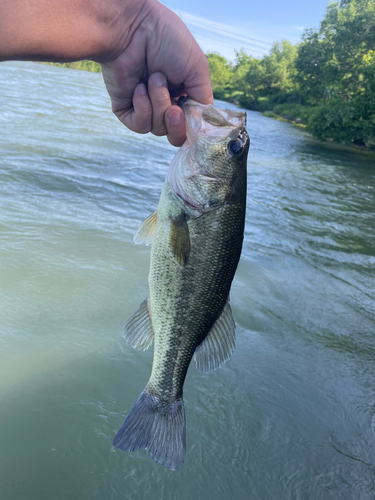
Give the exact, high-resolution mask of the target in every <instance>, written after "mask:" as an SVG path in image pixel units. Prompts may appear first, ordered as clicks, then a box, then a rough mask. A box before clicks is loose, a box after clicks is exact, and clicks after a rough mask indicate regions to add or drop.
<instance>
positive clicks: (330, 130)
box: [308, 96, 375, 147]
mask: <svg viewBox="0 0 375 500" xmlns="http://www.w3.org/2000/svg"><path fill="white" fill-rule="evenodd" d="M371 104H372V103H371V100H368V99H366V98H365V96H357V97H355V98H353V99H352V100H350V101H349V102H344V101H343V100H342V99H334V100H332V101H329V102H328V103H327V104H326V105H324V106H318V107H316V108H314V110H313V112H312V114H311V116H310V118H309V120H308V130H309V131H310V132H311V133H312V134H313V135H314V136H315V137H317V138H318V139H322V140H327V139H330V140H334V141H337V142H341V143H350V142H353V143H355V144H358V145H363V146H367V147H374V146H375V111H374V109H373V110H371Z"/></svg>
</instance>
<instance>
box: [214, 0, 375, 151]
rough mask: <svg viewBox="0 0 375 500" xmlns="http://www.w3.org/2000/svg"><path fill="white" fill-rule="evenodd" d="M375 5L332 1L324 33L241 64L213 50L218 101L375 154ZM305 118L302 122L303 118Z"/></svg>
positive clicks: (372, 0) (242, 57) (242, 56)
mask: <svg viewBox="0 0 375 500" xmlns="http://www.w3.org/2000/svg"><path fill="white" fill-rule="evenodd" d="M374 50H375V0H341V1H340V2H329V3H328V6H327V10H326V15H325V17H324V20H323V21H322V23H321V24H320V27H319V29H307V30H305V32H304V34H303V36H302V41H301V42H300V43H299V44H297V45H292V44H291V43H289V42H288V41H287V40H282V41H281V42H276V43H274V45H273V46H272V49H271V51H270V53H269V54H268V55H266V56H264V57H262V58H261V59H259V58H256V57H252V56H249V55H247V54H246V53H245V52H244V51H243V50H241V51H240V52H237V53H236V59H235V62H234V64H232V63H229V62H228V61H227V60H226V59H225V58H224V57H222V56H220V55H219V54H217V53H208V54H207V58H208V62H209V65H210V72H211V83H212V85H213V90H214V96H215V97H216V98H218V99H223V100H225V101H234V102H236V101H238V103H239V104H240V105H241V106H243V107H245V108H247V109H252V110H256V111H262V112H268V113H266V114H268V115H269V116H273V117H282V116H284V118H286V119H289V120H296V119H297V122H301V123H302V124H305V125H306V127H307V130H309V131H310V132H312V134H313V135H314V136H316V137H318V138H319V139H322V140H334V141H337V142H342V143H355V144H357V145H360V146H366V147H369V148H374V149H375V52H374ZM298 119H299V120H298Z"/></svg>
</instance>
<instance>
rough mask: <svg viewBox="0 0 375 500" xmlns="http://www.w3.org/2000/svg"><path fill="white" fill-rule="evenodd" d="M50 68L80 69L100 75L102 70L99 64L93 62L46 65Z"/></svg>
mask: <svg viewBox="0 0 375 500" xmlns="http://www.w3.org/2000/svg"><path fill="white" fill-rule="evenodd" d="M47 64H51V65H52V66H60V67H61V68H71V69H81V70H83V71H92V72H94V73H101V72H102V68H101V66H100V64H99V63H97V62H94V61H87V60H83V61H74V62H70V63H47Z"/></svg>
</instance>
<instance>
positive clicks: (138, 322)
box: [122, 298, 154, 351]
mask: <svg viewBox="0 0 375 500" xmlns="http://www.w3.org/2000/svg"><path fill="white" fill-rule="evenodd" d="M122 335H123V337H124V338H125V340H126V343H127V344H129V345H130V346H132V347H134V349H142V350H143V351H145V350H146V349H148V348H149V347H150V345H151V344H152V341H153V339H154V330H153V328H152V323H151V318H150V313H149V309H148V298H147V299H145V300H144V301H143V302H142V304H141V305H140V306H139V307H138V309H137V310H136V311H134V312H133V314H132V315H131V316H130V318H129V319H128V321H127V322H126V323H125V326H124V329H123V334H122Z"/></svg>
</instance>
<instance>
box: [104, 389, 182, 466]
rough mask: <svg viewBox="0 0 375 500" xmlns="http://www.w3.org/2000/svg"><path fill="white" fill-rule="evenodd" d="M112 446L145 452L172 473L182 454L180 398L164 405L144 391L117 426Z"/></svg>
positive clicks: (180, 461)
mask: <svg viewBox="0 0 375 500" xmlns="http://www.w3.org/2000/svg"><path fill="white" fill-rule="evenodd" d="M113 444H114V446H116V448H119V449H120V450H124V451H136V450H143V449H145V450H146V451H147V453H148V454H149V455H150V457H151V458H152V459H153V460H155V461H156V462H159V464H162V465H165V466H166V467H169V468H170V469H172V470H176V469H178V468H179V467H181V465H182V464H183V463H184V458H185V452H186V442H185V410H184V403H183V401H182V398H181V399H178V400H177V401H175V402H174V403H172V404H167V405H165V404H163V403H162V402H161V400H160V399H159V398H157V397H156V396H152V395H151V394H149V393H148V392H147V390H146V389H145V390H144V391H143V392H142V393H141V395H140V396H139V398H138V400H137V402H136V403H135V405H134V406H133V408H132V409H131V411H130V413H129V415H128V416H127V418H126V420H125V422H124V423H123V424H122V426H121V427H120V430H119V431H118V433H117V434H116V436H115V438H114V440H113Z"/></svg>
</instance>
